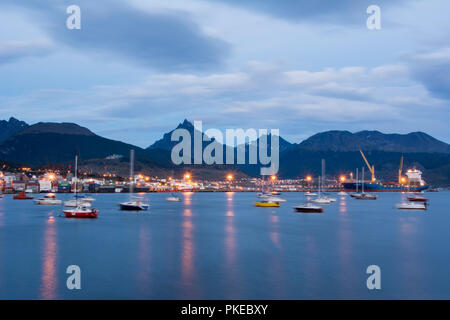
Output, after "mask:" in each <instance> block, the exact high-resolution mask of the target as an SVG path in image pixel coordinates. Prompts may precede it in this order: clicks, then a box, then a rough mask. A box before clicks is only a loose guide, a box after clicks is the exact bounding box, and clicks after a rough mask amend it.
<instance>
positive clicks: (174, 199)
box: [166, 193, 181, 202]
mask: <svg viewBox="0 0 450 320" xmlns="http://www.w3.org/2000/svg"><path fill="white" fill-rule="evenodd" d="M166 200H167V201H168V202H180V201H181V198H180V197H179V196H177V195H176V194H173V193H172V194H171V195H170V196H169V197H167V198H166Z"/></svg>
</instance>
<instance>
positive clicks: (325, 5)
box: [216, 0, 414, 26]
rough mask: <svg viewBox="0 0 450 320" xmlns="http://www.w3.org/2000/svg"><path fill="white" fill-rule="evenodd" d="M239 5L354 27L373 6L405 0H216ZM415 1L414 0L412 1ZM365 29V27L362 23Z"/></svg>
mask: <svg viewBox="0 0 450 320" xmlns="http://www.w3.org/2000/svg"><path fill="white" fill-rule="evenodd" d="M216 1H220V2H223V3H227V4H233V5H236V6H242V7H245V8H247V9H249V10H257V11H259V12H263V13H265V14H268V15H271V16H275V17H278V18H282V19H287V20H290V21H294V22H305V21H308V22H311V21H313V22H314V23H320V24H323V23H324V22H325V23H331V24H353V23H361V21H363V22H365V20H366V18H367V14H366V9H367V7H368V6H370V5H373V4H376V5H378V6H380V7H382V8H386V7H390V6H392V5H399V4H402V3H405V2H407V1H406V0H377V1H375V2H374V1H373V0H339V1H330V0H314V1H304V0H283V1H279V0H216ZM413 1H414V0H413ZM362 25H364V26H365V24H362Z"/></svg>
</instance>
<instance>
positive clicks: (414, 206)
mask: <svg viewBox="0 0 450 320" xmlns="http://www.w3.org/2000/svg"><path fill="white" fill-rule="evenodd" d="M396 207H397V209H404V210H427V204H426V202H423V203H417V202H402V203H398V204H397V206H396Z"/></svg>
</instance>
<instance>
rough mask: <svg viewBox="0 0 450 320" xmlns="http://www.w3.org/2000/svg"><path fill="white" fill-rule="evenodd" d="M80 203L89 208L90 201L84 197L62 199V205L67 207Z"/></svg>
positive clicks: (73, 206)
mask: <svg viewBox="0 0 450 320" xmlns="http://www.w3.org/2000/svg"><path fill="white" fill-rule="evenodd" d="M80 204H82V205H84V206H85V207H87V208H89V207H90V206H91V203H90V202H88V201H85V200H84V199H80V200H77V199H74V200H68V201H64V206H65V207H69V208H76V207H78V205H80Z"/></svg>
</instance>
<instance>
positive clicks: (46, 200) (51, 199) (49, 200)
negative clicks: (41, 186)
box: [34, 193, 62, 206]
mask: <svg viewBox="0 0 450 320" xmlns="http://www.w3.org/2000/svg"><path fill="white" fill-rule="evenodd" d="M34 202H36V204H39V205H50V206H52V205H60V204H61V203H62V201H61V200H58V199H56V196H55V195H54V194H53V193H49V194H46V195H45V196H44V197H43V198H39V199H36V200H34Z"/></svg>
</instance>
